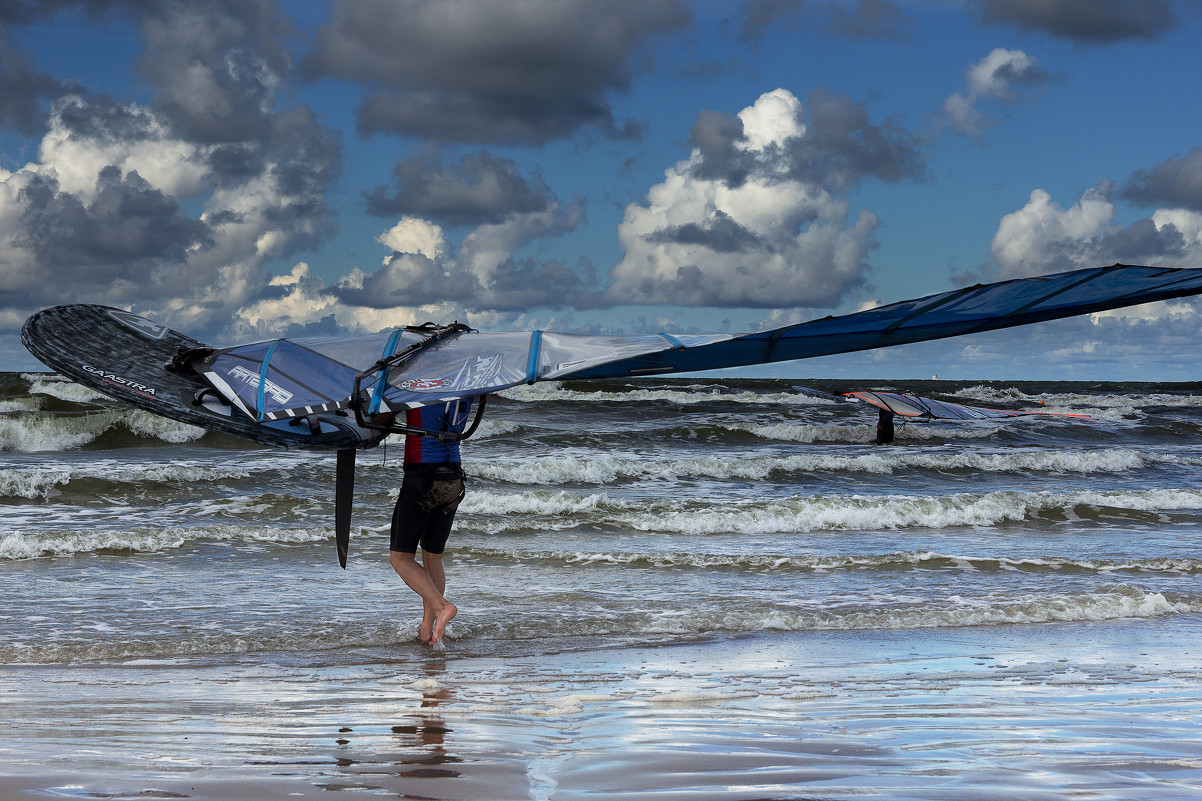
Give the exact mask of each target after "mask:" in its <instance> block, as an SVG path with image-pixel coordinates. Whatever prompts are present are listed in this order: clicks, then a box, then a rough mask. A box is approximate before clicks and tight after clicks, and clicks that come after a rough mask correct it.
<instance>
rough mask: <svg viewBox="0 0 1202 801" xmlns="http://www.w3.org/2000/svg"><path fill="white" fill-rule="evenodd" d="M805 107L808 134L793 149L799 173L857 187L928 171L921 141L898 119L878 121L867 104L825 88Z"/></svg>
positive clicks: (795, 171)
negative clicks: (872, 118) (868, 180)
mask: <svg viewBox="0 0 1202 801" xmlns="http://www.w3.org/2000/svg"><path fill="white" fill-rule="evenodd" d="M804 108H805V118H806V127H807V130H806V135H805V136H803V137H799V138H798V139H797V140H796V143H795V146H794V148H793V150H792V153H791V155H792V160H793V164H794V168H793V174H794V176H795V177H797V178H801V179H802V180H807V181H814V182H816V183H819V184H822V185H824V186H830V185H834V186H853V185H855V184H857V183H859V182H860V181H862V180H864V179H865V178H875V179H877V180H879V181H884V182H886V183H897V182H899V181H903V180H906V179H921V178H923V177H924V176H925V175H926V157H925V156H924V155H923V154H922V152H921V151H920V149H919V146H920V144H921V143H920V142H919V140H918V139H917V138H915V137H914V136H913V135H912V134H910V133H909V132H908V131H906V130H905V128H904V127H902V125H901V124H900V123H899V122H898V121H896V120H894V119H888V120H886V121H885V122H884V123H882V124H879V125H877V124H873V123H872V122H871V121H870V120H869V117H868V108H867V107H866V106H865V105H864V104H862V103H857V102H855V101H854V100H852V99H851V98H850V97H848V96H847V95H841V94H833V93H831V92H826V91H822V90H819V91H816V92H811V93H810V95H809V96H808V97H807V98H806V102H805V104H804Z"/></svg>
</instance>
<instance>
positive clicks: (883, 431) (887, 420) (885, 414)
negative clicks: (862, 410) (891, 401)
mask: <svg viewBox="0 0 1202 801" xmlns="http://www.w3.org/2000/svg"><path fill="white" fill-rule="evenodd" d="M892 441H893V412H892V411H890V410H889V409H881V410H880V412H879V413H878V414H877V416H876V444H877V445H888V444H889V443H890V442H892Z"/></svg>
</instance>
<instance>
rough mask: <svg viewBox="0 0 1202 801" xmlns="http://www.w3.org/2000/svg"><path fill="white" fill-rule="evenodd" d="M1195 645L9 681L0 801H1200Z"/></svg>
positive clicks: (1047, 634)
mask: <svg viewBox="0 0 1202 801" xmlns="http://www.w3.org/2000/svg"><path fill="white" fill-rule="evenodd" d="M1199 628H1202V622H1200V621H1190V620H1183V619H1181V618H1178V619H1176V620H1175V621H1174V622H1173V624H1172V626H1165V627H1159V626H1158V625H1157V624H1156V623H1155V622H1149V621H1146V620H1132V621H1118V622H1115V621H1111V622H1108V623H1105V624H1048V625H1042V626H1013V627H982V628H968V629H964V628H961V629H945V630H938V629H932V630H925V631H900V632H881V631H874V632H836V633H831V632H823V633H803V634H775V633H767V632H766V633H758V634H756V635H749V636H746V637H736V638H728V639H724V640H706V641H699V642H696V643H693V644H674V645H664V646H655V645H646V646H641V647H628V648H620V649H610V650H583V649H580V648H579V647H576V649H575V650H568V651H565V652H561V653H558V654H552V655H539V656H537V657H535V656H522V655H516V656H512V657H509V658H502V657H457V656H456V654H455V643H454V642H453V641H452V642H450V643H448V649H447V652H446V653H445V654H442V655H437V654H433V653H431V652H430V651H429V650H428V649H427V648H426V647H425V646H420V645H417V644H415V645H414V646H413V647H412V648H411V649H401V652H396V651H394V652H392V653H381V652H380V651H378V650H375V651H368V650H363V651H358V652H351V653H347V652H340V653H338V654H316V655H315V654H309V655H305V656H302V657H297V656H296V655H289V656H287V657H284V658H282V659H281V661H273V659H272V658H271V655H262V654H260V655H246V656H244V657H233V658H226V659H221V658H214V657H208V658H206V659H205V660H204V661H188V660H179V659H177V660H170V661H155V662H149V661H138V662H127V663H120V664H76V665H69V666H62V665H57V666H45V667H42V666H24V667H9V668H6V669H5V671H4V673H3V674H2V675H0V717H2V720H3V722H0V788H2V789H0V798H2V799H30V798H46V797H58V798H89V799H93V798H95V799H99V798H104V799H121V798H142V799H145V798H191V799H276V798H280V799H292V798H312V799H318V798H320V799H325V800H326V801H331V800H332V799H337V798H343V797H345V798H357V799H361V798H363V797H364V794H365V793H366V794H368V795H369V796H370V795H381V796H384V797H408V798H432V799H493V800H494V801H504V800H505V799H581V798H585V797H597V796H600V797H604V798H606V799H656V800H659V799H663V800H665V801H666V799H679V798H690V799H692V798H703V799H731V800H732V801H733V800H734V799H784V798H823V799H831V798H849V799H850V798H863V797H865V796H868V797H883V798H932V799H935V798H940V799H941V798H947V799H997V798H1022V799H1059V798H1102V799H1116V798H1124V799H1126V798H1130V799H1153V798H1154V799H1168V798H1202V724H1200V723H1199V721H1202V647H1197V646H1195V644H1196V643H1197V642H1198V641H1199V640H1198V638H1197V635H1198V634H1199V631H1198V629H1199ZM564 645H565V646H579V645H580V644H578V643H577V644H572V643H565V644H564Z"/></svg>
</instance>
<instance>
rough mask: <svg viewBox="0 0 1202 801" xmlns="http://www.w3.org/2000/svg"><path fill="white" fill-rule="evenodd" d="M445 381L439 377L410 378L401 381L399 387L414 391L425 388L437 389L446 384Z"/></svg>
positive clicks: (420, 390)
mask: <svg viewBox="0 0 1202 801" xmlns="http://www.w3.org/2000/svg"><path fill="white" fill-rule="evenodd" d="M446 383H447V382H446V381H443V380H442V379H441V378H410V379H409V380H408V381H402V382H401V384H400V386H401V389H408V390H412V391H414V392H422V391H423V390H427V389H438V388H439V387H442V386H446Z"/></svg>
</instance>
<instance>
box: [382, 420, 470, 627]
mask: <svg viewBox="0 0 1202 801" xmlns="http://www.w3.org/2000/svg"><path fill="white" fill-rule="evenodd" d="M471 405H472V400H471V399H463V400H458V401H452V402H450V403H446V404H439V405H433V406H422V407H420V408H417V409H410V410H409V411H408V412H407V413H406V418H405V424H406V426H408V427H409V428H415V429H422V430H425V431H454V432H457V433H458V432H462V431H463V429H464V425H465V423H466V422H467V418H468V413H469V411H470V410H471ZM404 470H405V477H404V479H403V481H402V482H401V491H400V494H399V495H398V496H397V501H396V507H395V508H394V509H393V512H392V530H391V540H390V543H389V561H390V563H391V564H392V568H393V570H395V571H396V573H397V575H398V576H400V577H401V580H402V581H404V582H405V584H406V585H408V587H409V588H410V589H411V590H413V591H414V592H415V593H417V594H418V595H419V596H420V597H421V599H422V622H421V626H420V628H419V629H418V639H420V640H421V641H422V642H425V643H428V644H429V645H438V644H439V643H440V642H441V641H442V638H443V636H444V635H445V634H446V629H447V624H448V623H450V622H451V618H453V617H455V615H456V613H458V611H459V610H458V608H456V606H455V604H453V603H451V602H450V601H448V600H447V599H446V596H445V594H444V593H446V586H447V579H446V571H445V569H444V567H443V559H442V555H443V551H444V549H445V548H446V543H447V538H448V537H449V536H450V533H451V525H452V523H453V522H454V520H455V512H456V510H458V508H459V502H460V501H461V500H463V495H464V485H463V479H464V474H463V468H462V465H461V460H460V455H459V443H458V441H448V440H442V439H438V438H437V437H424V436H420V435H416V434H407V435H406V436H405V460H404ZM419 546H420V547H421V551H422V558H421V561H420V562H419V561H418V559H417V549H418V547H419Z"/></svg>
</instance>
